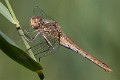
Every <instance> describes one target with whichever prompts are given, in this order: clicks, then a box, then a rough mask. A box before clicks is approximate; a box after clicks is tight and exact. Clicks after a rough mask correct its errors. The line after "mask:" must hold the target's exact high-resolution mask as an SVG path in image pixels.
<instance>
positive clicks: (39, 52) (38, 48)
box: [26, 33, 59, 59]
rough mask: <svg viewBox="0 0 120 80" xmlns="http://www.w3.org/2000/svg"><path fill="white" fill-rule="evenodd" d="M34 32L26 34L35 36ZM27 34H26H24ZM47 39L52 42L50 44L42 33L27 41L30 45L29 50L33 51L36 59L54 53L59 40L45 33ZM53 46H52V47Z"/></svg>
mask: <svg viewBox="0 0 120 80" xmlns="http://www.w3.org/2000/svg"><path fill="white" fill-rule="evenodd" d="M35 34H36V33H34V34H33V33H32V35H31V34H28V36H29V37H33V36H35ZM26 35H27V34H26ZM46 38H47V40H48V41H49V42H50V43H51V44H52V46H50V45H49V44H48V43H47V42H46V40H45V39H44V37H43V36H42V35H38V36H37V38H36V39H35V40H33V41H28V43H29V45H30V46H31V48H30V49H31V50H32V51H33V53H34V55H35V57H36V58H37V59H39V58H41V57H45V56H47V55H50V54H52V53H55V51H56V49H57V48H58V47H59V41H58V40H57V39H54V38H53V37H51V36H48V35H46ZM53 47H54V48H53Z"/></svg>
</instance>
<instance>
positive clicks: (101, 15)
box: [0, 0, 120, 80]
mask: <svg viewBox="0 0 120 80" xmlns="http://www.w3.org/2000/svg"><path fill="white" fill-rule="evenodd" d="M0 1H1V2H2V3H3V4H5V3H4V0H0ZM10 3H11V5H12V7H13V10H14V12H15V14H16V16H17V18H18V19H19V21H20V24H21V25H22V26H24V27H28V26H29V19H30V17H31V16H32V15H33V9H34V7H35V6H40V7H41V9H42V10H43V11H45V12H46V13H47V14H48V15H49V16H50V17H52V18H53V19H54V20H56V21H57V22H58V23H59V24H60V26H61V28H62V30H63V31H64V32H65V33H66V34H67V35H69V37H70V38H71V39H72V40H73V41H74V42H75V43H76V44H78V45H79V46H81V48H83V49H84V50H86V51H87V52H89V53H91V54H92V55H94V56H95V57H97V58H99V59H100V60H102V61H103V62H105V63H107V64H108V65H109V66H110V67H111V68H112V69H113V72H111V73H108V72H105V71H104V70H103V69H101V68H99V67H98V66H96V65H95V64H93V63H92V62H90V61H88V60H87V59H85V58H83V57H82V56H80V55H78V54H75V53H74V52H72V51H70V50H68V49H65V48H63V47H60V49H59V50H58V52H57V53H56V54H54V55H51V56H48V57H44V58H42V59H41V63H42V66H43V72H44V73H45V78H46V79H47V80H48V79H49V80H74V79H75V80H90V79H91V80H119V79H120V76H119V75H120V72H119V71H120V63H119V61H120V58H119V56H120V54H119V52H120V42H119V41H120V37H119V34H120V31H119V30H120V26H119V25H120V22H119V21H120V5H119V3H120V1H119V0H19V1H18V0H10ZM0 30H1V31H3V32H4V33H6V34H7V36H9V37H11V38H13V39H14V40H16V41H17V43H18V44H20V42H21V41H20V39H16V37H15V32H16V31H15V25H13V24H11V23H10V22H9V21H8V20H7V19H6V18H5V17H3V16H2V15H1V14H0ZM20 45H21V44H20ZM0 79H1V80H39V78H38V76H37V75H36V74H35V73H33V72H31V71H30V70H27V69H26V68H24V67H22V66H21V65H19V64H16V63H15V62H14V61H13V60H11V59H10V58H8V57H7V56H6V55H4V54H3V52H2V51H0Z"/></svg>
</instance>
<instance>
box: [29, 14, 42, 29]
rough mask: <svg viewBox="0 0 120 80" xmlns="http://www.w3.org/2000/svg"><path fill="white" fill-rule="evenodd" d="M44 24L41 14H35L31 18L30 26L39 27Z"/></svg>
mask: <svg viewBox="0 0 120 80" xmlns="http://www.w3.org/2000/svg"><path fill="white" fill-rule="evenodd" d="M41 25H42V18H41V17H40V16H33V17H32V18H31V19H30V26H31V27H32V28H33V29H38V28H39V27H40V26H41Z"/></svg>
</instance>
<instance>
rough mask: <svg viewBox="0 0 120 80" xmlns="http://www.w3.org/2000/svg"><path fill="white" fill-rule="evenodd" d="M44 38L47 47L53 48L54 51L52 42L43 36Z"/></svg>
mask: <svg viewBox="0 0 120 80" xmlns="http://www.w3.org/2000/svg"><path fill="white" fill-rule="evenodd" d="M43 37H44V39H45V41H46V42H47V45H48V46H51V47H52V48H53V49H54V47H53V46H52V44H51V42H50V41H49V40H48V39H47V38H46V36H45V35H43Z"/></svg>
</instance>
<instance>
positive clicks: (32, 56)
mask: <svg viewBox="0 0 120 80" xmlns="http://www.w3.org/2000/svg"><path fill="white" fill-rule="evenodd" d="M5 2H6V5H7V7H8V9H9V11H10V13H11V15H12V17H13V19H14V21H15V22H16V28H17V29H18V32H19V34H20V36H21V38H22V40H23V42H24V44H25V46H26V49H27V50H28V54H29V56H30V57H31V58H32V59H34V60H35V61H36V58H35V56H34V54H33V52H32V50H31V49H30V45H29V44H28V43H27V41H26V39H25V35H24V32H23V30H22V29H21V28H20V24H19V21H18V19H17V18H16V16H15V14H14V11H13V9H12V7H11V5H10V3H9V0H5Z"/></svg>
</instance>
